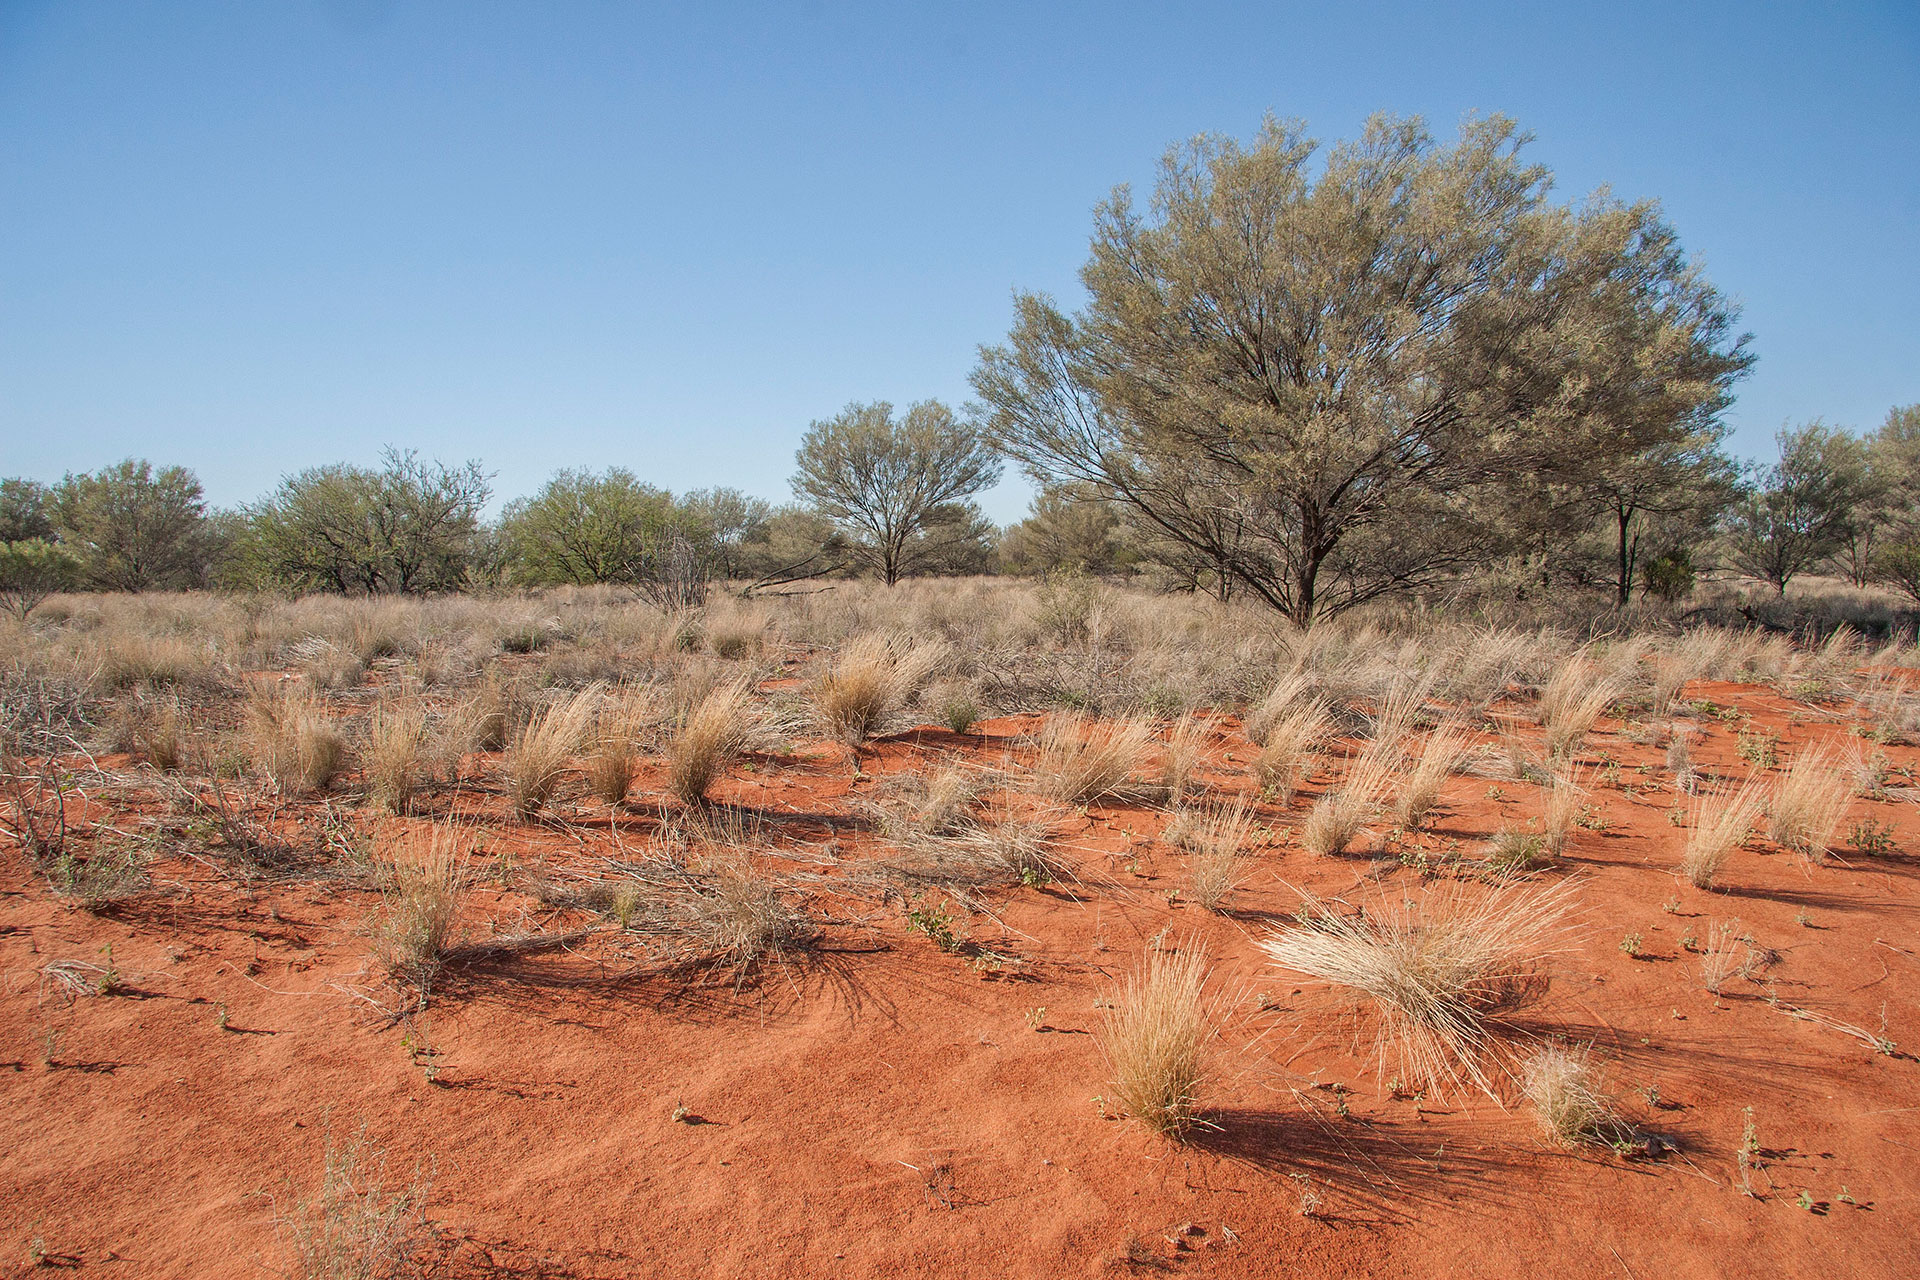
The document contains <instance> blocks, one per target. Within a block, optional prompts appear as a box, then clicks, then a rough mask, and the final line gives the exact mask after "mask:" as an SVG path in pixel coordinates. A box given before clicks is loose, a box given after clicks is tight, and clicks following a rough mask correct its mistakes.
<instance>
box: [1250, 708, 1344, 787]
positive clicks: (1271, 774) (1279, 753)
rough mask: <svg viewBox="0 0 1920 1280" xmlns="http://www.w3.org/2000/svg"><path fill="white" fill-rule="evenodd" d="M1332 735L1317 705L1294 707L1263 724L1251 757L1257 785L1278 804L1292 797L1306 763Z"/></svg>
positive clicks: (1328, 720)
mask: <svg viewBox="0 0 1920 1280" xmlns="http://www.w3.org/2000/svg"><path fill="white" fill-rule="evenodd" d="M1332 734H1333V719H1332V717H1330V716H1329V715H1328V714H1327V712H1326V709H1325V708H1323V707H1321V706H1319V705H1318V704H1311V705H1307V706H1302V707H1296V708H1294V709H1293V710H1292V711H1290V712H1288V713H1287V714H1286V715H1284V716H1282V717H1281V718H1279V719H1278V720H1276V721H1274V722H1273V723H1272V724H1271V725H1269V726H1268V727H1267V731H1266V742H1265V743H1264V745H1262V746H1261V748H1260V754H1259V755H1258V756H1256V757H1254V761H1253V773H1254V776H1255V777H1256V778H1258V779H1259V780H1260V788H1261V790H1263V791H1265V792H1266V793H1267V794H1269V795H1271V796H1272V797H1274V799H1276V800H1278V801H1279V802H1280V803H1282V804H1286V803H1288V802H1290V801H1291V800H1292V799H1293V793H1294V791H1295V790H1296V789H1297V788H1298V787H1299V785H1300V781H1301V779H1302V778H1303V777H1305V776H1306V774H1307V770H1308V766H1309V765H1310V763H1311V762H1312V760H1313V758H1314V756H1315V755H1317V754H1318V753H1319V752H1320V751H1321V750H1322V749H1323V748H1324V747H1325V746H1326V742H1327V739H1328V738H1329V737H1331V736H1332Z"/></svg>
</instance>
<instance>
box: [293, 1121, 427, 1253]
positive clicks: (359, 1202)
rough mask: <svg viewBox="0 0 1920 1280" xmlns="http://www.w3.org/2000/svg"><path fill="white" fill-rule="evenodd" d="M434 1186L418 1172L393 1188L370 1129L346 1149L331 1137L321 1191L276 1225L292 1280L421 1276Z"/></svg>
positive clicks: (346, 1144)
mask: <svg viewBox="0 0 1920 1280" xmlns="http://www.w3.org/2000/svg"><path fill="white" fill-rule="evenodd" d="M430 1188H431V1180H430V1178H429V1177H427V1176H426V1175H423V1174H421V1173H420V1172H419V1171H416V1172H415V1175H414V1178H413V1180H412V1181H411V1182H410V1183H406V1184H403V1185H395V1184H394V1183H392V1182H391V1181H390V1179H389V1177H388V1174H387V1159H386V1153H385V1152H383V1151H382V1150H380V1148H378V1147H377V1146H375V1145H374V1144H373V1143H372V1141H371V1140H370V1139H369V1138H368V1137H367V1131H366V1128H365V1126H362V1127H361V1129H360V1131H359V1132H358V1133H357V1134H355V1135H354V1136H353V1138H352V1139H350V1140H349V1141H347V1142H345V1143H337V1142H335V1141H334V1139H333V1135H332V1134H331V1133H329V1134H328V1136H327V1149H326V1155H325V1156H324V1157H323V1159H322V1164H321V1172H320V1185H319V1186H318V1187H316V1188H314V1190H313V1192H312V1193H311V1194H310V1195H308V1196H306V1197H304V1198H302V1199H301V1200H300V1201H298V1202H297V1203H296V1204H295V1205H294V1206H293V1208H292V1209H291V1211H289V1212H287V1213H285V1214H277V1215H276V1219H275V1221H276V1224H277V1225H278V1227H279V1228H280V1231H281V1234H282V1235H283V1236H284V1237H285V1239H286V1241H287V1246H288V1249H289V1251H290V1252H291V1253H292V1255H293V1257H292V1262H293V1267H292V1270H291V1271H290V1272H289V1273H288V1274H289V1275H291V1276H292V1277H293V1280H398V1278H400V1277H408V1276H417V1275H420V1274H422V1273H421V1271H420V1269H419V1267H418V1265H417V1259H416V1257H415V1254H416V1253H417V1252H418V1251H419V1250H420V1248H421V1247H422V1246H423V1245H425V1244H426V1243H427V1239H428V1236H429V1234H430V1231H431V1228H430V1226H429V1224H428V1222H427V1219H426V1215H425V1203H426V1198H427V1194H428V1191H429V1190H430Z"/></svg>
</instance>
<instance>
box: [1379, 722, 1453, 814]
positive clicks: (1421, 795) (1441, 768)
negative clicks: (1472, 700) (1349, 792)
mask: <svg viewBox="0 0 1920 1280" xmlns="http://www.w3.org/2000/svg"><path fill="white" fill-rule="evenodd" d="M1469 741H1470V735H1469V734H1468V733H1467V731H1466V730H1465V729H1462V728H1458V727H1455V728H1442V729H1435V730H1434V731H1433V732H1432V733H1430V734H1428V735H1427V738H1426V741H1425V742H1424V743H1423V744H1422V746H1421V749H1420V755H1419V758H1418V759H1417V760H1415V761H1414V765H1413V767H1412V768H1411V769H1409V770H1408V771H1407V772H1406V773H1405V774H1404V775H1403V776H1402V777H1401V779H1400V784H1399V787H1398V789H1397V790H1396V793H1395V795H1394V807H1393V815H1394V819H1395V821H1397V822H1398V823H1399V824H1400V825H1401V826H1402V827H1403V828H1405V829H1406V830H1408V831H1418V830H1420V829H1421V828H1422V827H1423V826H1425V825H1426V821H1427V818H1428V816H1429V815H1430V814H1431V813H1432V812H1433V809H1434V806H1435V805H1437V804H1439V803H1440V791H1441V788H1443V787H1444V786H1446V782H1447V779H1448V778H1450V777H1452V776H1453V773H1454V771H1455V770H1456V769H1458V768H1459V767H1460V762H1461V761H1462V760H1464V759H1465V758H1466V755H1467V749H1468V742H1469Z"/></svg>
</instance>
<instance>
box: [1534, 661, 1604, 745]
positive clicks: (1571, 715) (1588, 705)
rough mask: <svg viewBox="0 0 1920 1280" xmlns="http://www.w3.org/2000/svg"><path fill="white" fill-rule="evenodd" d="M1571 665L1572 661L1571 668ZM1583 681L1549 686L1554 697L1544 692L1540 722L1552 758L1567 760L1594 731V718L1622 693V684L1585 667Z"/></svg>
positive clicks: (1596, 718)
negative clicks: (1566, 685) (1558, 687)
mask: <svg viewBox="0 0 1920 1280" xmlns="http://www.w3.org/2000/svg"><path fill="white" fill-rule="evenodd" d="M1567 669H1572V666H1571V664H1569V667H1568V668H1563V670H1567ZM1580 674H1581V677H1582V682H1583V683H1582V684H1581V685H1580V686H1578V687H1566V688H1560V689H1554V688H1553V686H1549V689H1550V690H1551V691H1552V692H1553V693H1554V696H1553V698H1552V700H1551V701H1549V699H1548V697H1547V695H1546V694H1542V695H1541V699H1540V706H1541V711H1542V720H1541V723H1542V724H1544V725H1545V727H1546V742H1547V756H1548V758H1549V759H1552V760H1567V759H1570V758H1572V756H1573V755H1574V754H1575V753H1576V752H1578V751H1579V750H1580V746H1581V744H1582V743H1584V742H1585V741H1586V740H1587V734H1588V733H1590V732H1592V730H1593V726H1594V722H1595V721H1597V720H1599V718H1600V716H1601V714H1602V713H1603V712H1604V711H1606V709H1607V707H1608V706H1609V705H1610V704H1611V703H1612V702H1613V700H1614V699H1615V698H1617V697H1619V696H1620V685H1619V684H1618V683H1617V681H1615V680H1613V679H1610V678H1607V677H1605V676H1603V675H1600V674H1598V673H1594V672H1591V671H1590V670H1587V669H1585V668H1581V669H1580Z"/></svg>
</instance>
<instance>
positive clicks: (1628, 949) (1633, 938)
mask: <svg viewBox="0 0 1920 1280" xmlns="http://www.w3.org/2000/svg"><path fill="white" fill-rule="evenodd" d="M1642 941H1643V940H1642V938H1641V937H1640V935H1639V934H1638V933H1630V934H1628V935H1627V936H1626V937H1624V938H1622V939H1620V950H1622V951H1624V952H1625V953H1626V954H1627V955H1629V956H1631V957H1633V958H1634V959H1635V960H1638V959H1639V958H1640V948H1641V944H1642Z"/></svg>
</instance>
